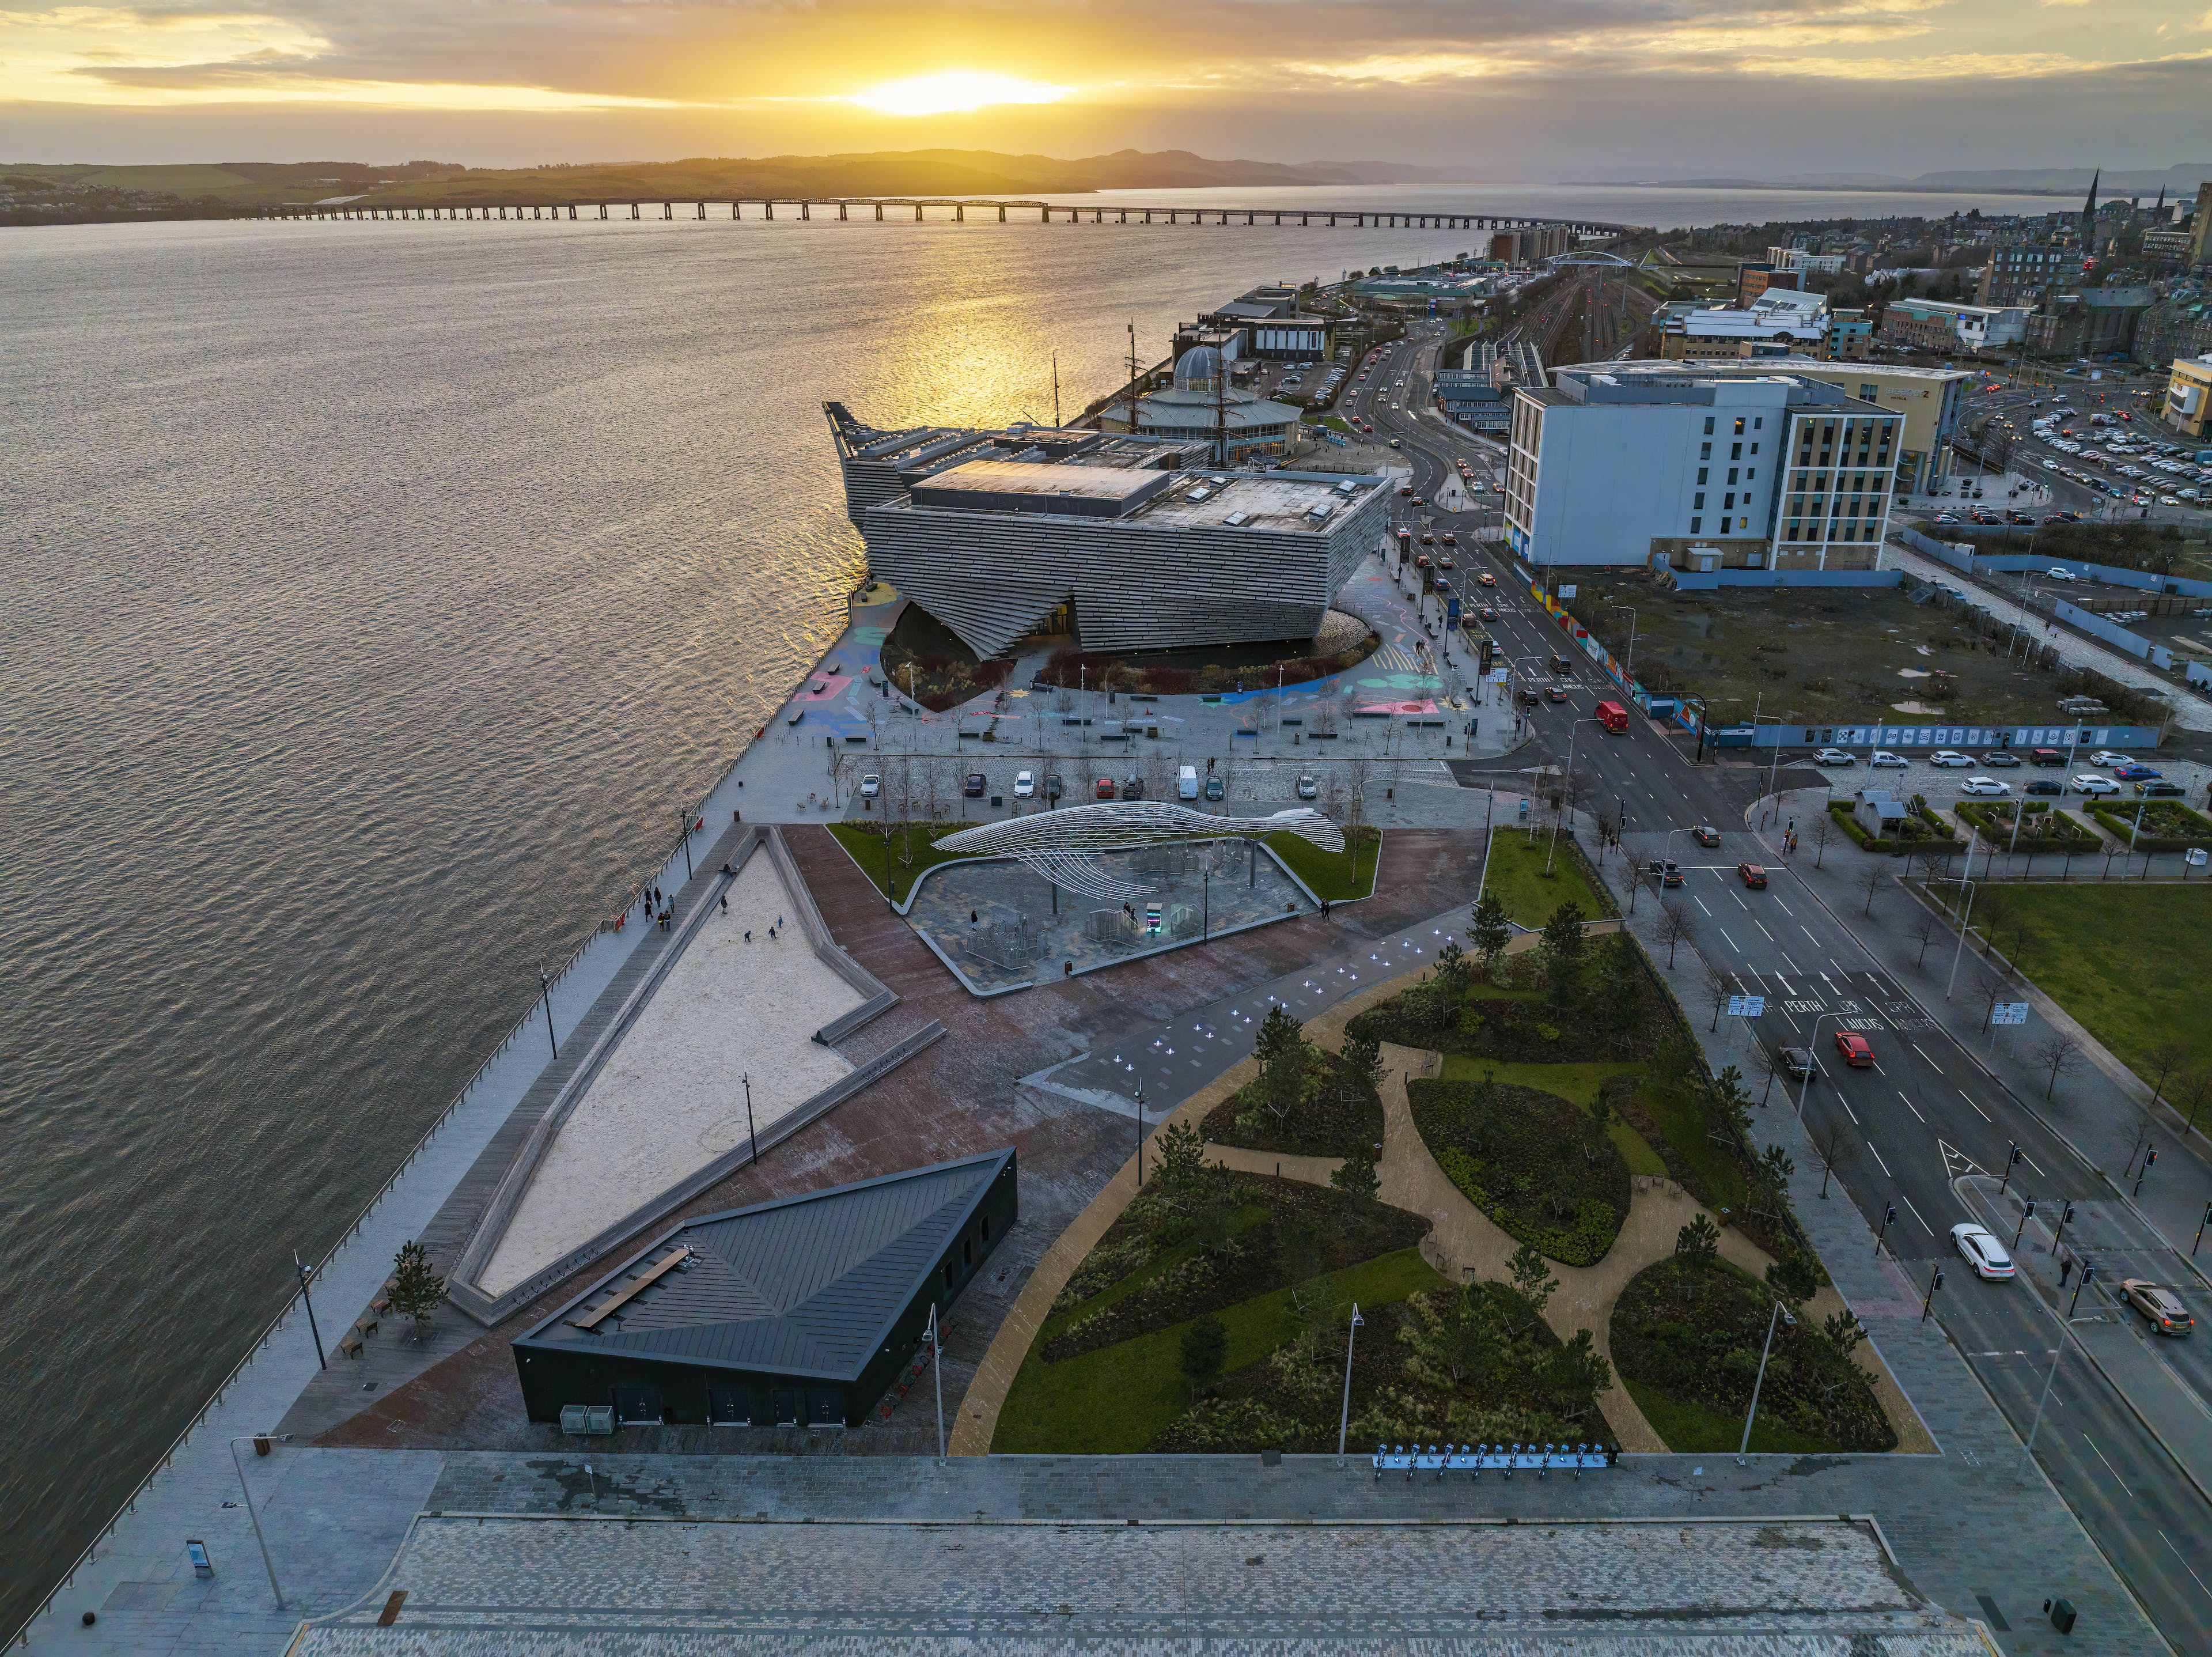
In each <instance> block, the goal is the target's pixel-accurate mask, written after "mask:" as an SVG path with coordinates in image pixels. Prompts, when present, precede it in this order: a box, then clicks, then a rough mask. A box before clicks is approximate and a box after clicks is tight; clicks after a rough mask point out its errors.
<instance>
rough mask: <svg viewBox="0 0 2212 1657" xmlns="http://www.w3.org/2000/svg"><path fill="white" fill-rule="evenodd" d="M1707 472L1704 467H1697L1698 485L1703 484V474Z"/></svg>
mask: <svg viewBox="0 0 2212 1657" xmlns="http://www.w3.org/2000/svg"><path fill="white" fill-rule="evenodd" d="M1707 470H1708V468H1706V467H1705V466H1699V468H1698V481H1699V483H1701V484H1702V483H1703V482H1705V472H1706V471H1707Z"/></svg>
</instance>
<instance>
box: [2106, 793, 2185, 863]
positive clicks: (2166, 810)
mask: <svg viewBox="0 0 2212 1657" xmlns="http://www.w3.org/2000/svg"><path fill="white" fill-rule="evenodd" d="M2087 810H2088V813H2089V815H2090V816H2092V817H2093V818H2095V819H2097V820H2098V821H2099V822H2100V823H2102V824H2103V825H2105V828H2106V832H2109V833H2110V834H2111V835H2112V838H2114V839H2115V840H2118V842H2119V843H2120V849H2121V850H2123V851H2125V852H2138V851H2186V850H2189V849H2190V848H2191V846H2205V847H2212V819H2207V818H2206V817H2204V816H2203V814H2201V813H2197V812H2193V811H2191V810H2190V808H2189V807H2186V806H2185V805H2183V804H2182V803H2181V801H2179V800H2146V801H2143V805H2142V823H2143V831H2144V832H2142V834H2140V835H2138V834H2136V832H2135V826H2136V814H2135V813H2133V812H2132V811H2128V810H2126V809H2125V808H2124V807H2121V808H2119V809H2117V810H2116V809H2115V808H2114V807H2111V806H2108V805H2106V804H2105V802H2104V801H2101V800H2100V801H2093V802H2092V803H2091V804H2090V805H2089V807H2087ZM2153 824H2156V825H2159V826H2160V827H2161V828H2165V829H2168V830H2178V831H2179V832H2178V833H2173V832H2169V833H2166V834H2153V833H2151V832H2149V831H2150V828H2151V825H2153ZM2131 839H2132V841H2133V844H2130V840H2131Z"/></svg>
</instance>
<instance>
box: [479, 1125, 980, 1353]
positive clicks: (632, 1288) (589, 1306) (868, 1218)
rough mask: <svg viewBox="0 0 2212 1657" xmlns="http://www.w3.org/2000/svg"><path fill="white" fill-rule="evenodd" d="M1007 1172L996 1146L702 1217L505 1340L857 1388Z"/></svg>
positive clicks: (538, 1347)
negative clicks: (872, 1360)
mask: <svg viewBox="0 0 2212 1657" xmlns="http://www.w3.org/2000/svg"><path fill="white" fill-rule="evenodd" d="M1013 1165H1014V1152H1013V1148H1012V1147H1011V1146H1009V1147H1008V1148H1006V1149H1005V1150H1002V1151H995V1152H993V1153H990V1154H987V1155H983V1156H971V1157H967V1158H964V1159H963V1160H961V1161H954V1162H940V1163H938V1164H936V1165H935V1166H934V1167H926V1168H912V1169H909V1170H908V1171H907V1172H905V1173H894V1174H886V1175H884V1176H883V1177H882V1178H880V1179H864V1180H861V1181H860V1182H859V1183H858V1184H856V1185H836V1186H832V1187H831V1188H830V1189H829V1190H827V1191H810V1192H808V1193H807V1194H806V1195H805V1196H802V1197H785V1198H783V1199H782V1200H781V1201H779V1202H774V1203H760V1204H758V1205H757V1206H756V1207H753V1208H749V1209H730V1210H728V1211H726V1212H725V1213H721V1214H708V1215H701V1216H700V1217H699V1218H698V1219H696V1220H692V1221H688V1222H687V1223H685V1224H684V1225H683V1226H681V1227H679V1228H677V1229H676V1230H675V1231H673V1232H671V1233H669V1234H667V1235H665V1236H664V1237H662V1238H661V1239H660V1240H659V1241H658V1242H656V1243H654V1244H653V1246H651V1247H649V1248H647V1249H646V1250H644V1251H643V1252H641V1253H639V1254H638V1255H636V1256H635V1257H634V1258H631V1259H629V1260H628V1261H625V1262H624V1263H623V1264H622V1265H621V1266H619V1267H618V1268H617V1269H616V1270H614V1271H612V1272H610V1273H609V1274H608V1275H607V1276H605V1277H602V1278H601V1279H600V1280H599V1282H595V1283H593V1284H592V1286H591V1287H590V1288H587V1289H586V1290H585V1291H584V1292H583V1293H582V1294H581V1295H578V1296H577V1297H576V1298H575V1299H574V1300H573V1301H570V1302H569V1303H568V1305H566V1306H564V1307H562V1308H561V1309H560V1310H559V1311H558V1312H556V1313H554V1314H553V1315H552V1316H551V1317H550V1318H548V1319H546V1320H545V1321H544V1323H542V1324H539V1325H538V1326H537V1327H536V1328H535V1329H532V1331H530V1332H529V1333H528V1334H526V1335H523V1336H521V1337H518V1338H517V1339H516V1341H515V1345H516V1346H517V1347H523V1348H531V1347H534V1348H537V1349H541V1350H557V1351H562V1352H578V1351H585V1352H605V1353H620V1354H624V1355H634V1356H637V1357H646V1358H659V1359H665V1360H671V1361H676V1362H684V1363H696V1364H704V1365H708V1366H711V1367H718V1368H732V1369H750V1370H772V1371H775V1372H777V1373H780V1374H799V1375H806V1376H812V1377H819V1378H821V1379H823V1380H857V1379H858V1378H859V1376H860V1372H861V1371H862V1370H863V1369H864V1368H866V1366H867V1363H868V1361H869V1359H870V1358H871V1357H872V1356H873V1355H874V1354H875V1352H876V1350H877V1349H878V1347H880V1346H882V1344H883V1343H884V1339H885V1337H886V1336H887V1335H888V1333H889V1332H890V1328H891V1326H892V1325H893V1324H894V1323H895V1322H896V1320H897V1319H898V1318H899V1317H900V1316H901V1315H902V1313H904V1312H905V1311H906V1310H907V1308H908V1307H910V1306H911V1305H912V1304H913V1303H914V1300H915V1296H916V1295H918V1294H920V1293H921V1289H922V1288H923V1285H924V1281H925V1280H926V1279H927V1277H928V1276H930V1274H931V1273H932V1272H933V1271H934V1270H936V1268H937V1264H938V1262H939V1259H941V1258H943V1256H944V1253H945V1249H946V1247H947V1246H950V1244H951V1241H952V1240H954V1239H955V1238H956V1237H957V1236H958V1235H959V1234H960V1232H961V1229H962V1228H963V1227H964V1226H965V1225H966V1224H967V1223H968V1221H969V1217H970V1216H971V1215H973V1214H974V1213H975V1209H976V1208H977V1207H978V1206H979V1205H980V1204H981V1202H982V1201H983V1198H984V1197H985V1196H986V1195H987V1193H988V1192H989V1191H990V1189H991V1186H992V1185H993V1183H994V1181H996V1180H998V1179H1000V1178H1007V1179H1011V1178H1012V1177H1013ZM610 1308H611V1309H610Z"/></svg>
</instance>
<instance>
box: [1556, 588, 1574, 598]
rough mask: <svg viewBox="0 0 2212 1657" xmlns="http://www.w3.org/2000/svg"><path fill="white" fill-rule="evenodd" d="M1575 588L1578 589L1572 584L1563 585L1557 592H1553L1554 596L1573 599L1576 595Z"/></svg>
mask: <svg viewBox="0 0 2212 1657" xmlns="http://www.w3.org/2000/svg"><path fill="white" fill-rule="evenodd" d="M1575 590H1576V589H1575V588H1573V587H1572V586H1567V587H1562V588H1559V590H1558V591H1557V592H1555V593H1553V594H1552V596H1553V598H1557V599H1571V598H1572V597H1574V595H1575Z"/></svg>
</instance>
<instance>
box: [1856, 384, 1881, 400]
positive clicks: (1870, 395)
mask: <svg viewBox="0 0 2212 1657" xmlns="http://www.w3.org/2000/svg"><path fill="white" fill-rule="evenodd" d="M1880 396H1881V387H1879V386H1861V387H1859V400H1860V401H1861V402H1863V403H1871V402H1873V401H1874V400H1875V399H1876V398H1878V397H1880Z"/></svg>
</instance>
